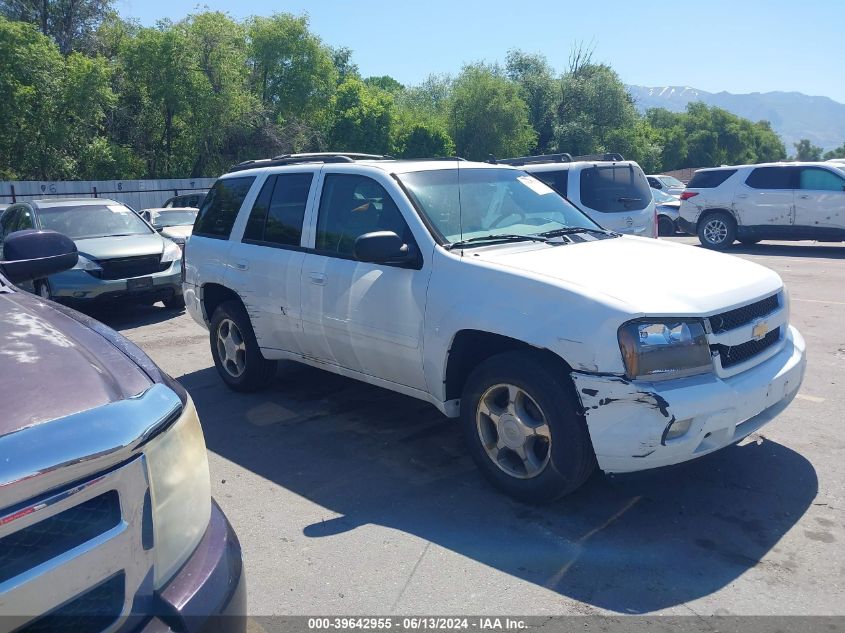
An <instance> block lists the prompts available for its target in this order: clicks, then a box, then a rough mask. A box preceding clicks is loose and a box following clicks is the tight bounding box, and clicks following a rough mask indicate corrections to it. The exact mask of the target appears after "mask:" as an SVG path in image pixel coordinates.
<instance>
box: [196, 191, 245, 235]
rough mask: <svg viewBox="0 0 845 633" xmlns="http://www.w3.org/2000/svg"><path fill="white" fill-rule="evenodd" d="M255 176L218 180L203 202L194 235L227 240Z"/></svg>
mask: <svg viewBox="0 0 845 633" xmlns="http://www.w3.org/2000/svg"><path fill="white" fill-rule="evenodd" d="M253 182H255V176H244V177H240V178H225V179H222V180H218V181H217V182H216V183H214V186H213V187H212V188H211V190H210V191H209V192H208V195H207V196H206V197H205V200H203V203H202V208H201V209H200V210H199V214H198V215H197V221H196V223H195V224H194V232H193V233H194V235H202V236H205V237H216V238H223V239H228V237H229V234H230V233H231V232H232V226H233V225H234V224H235V219H236V218H237V217H238V211H240V209H241V205H242V204H243V202H244V199H245V198H246V197H247V194H249V189H250V187H252V183H253Z"/></svg>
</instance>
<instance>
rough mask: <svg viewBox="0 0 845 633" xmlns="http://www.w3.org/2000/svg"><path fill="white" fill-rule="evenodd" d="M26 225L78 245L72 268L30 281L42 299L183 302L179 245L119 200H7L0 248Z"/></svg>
mask: <svg viewBox="0 0 845 633" xmlns="http://www.w3.org/2000/svg"><path fill="white" fill-rule="evenodd" d="M26 229H51V230H53V231H57V232H59V233H63V234H64V235H67V236H68V237H70V238H71V239H72V240H73V241H74V242H75V243H76V247H77V249H78V250H79V261H78V262H77V264H76V266H74V267H73V268H72V269H70V270H66V271H64V272H60V273H57V274H54V275H50V276H49V277H47V278H45V279H36V280H35V281H34V282H33V284H32V288H31V289H32V290H33V291H34V292H35V293H36V294H39V295H41V296H42V297H44V298H46V299H54V300H56V301H59V302H62V303H67V304H77V305H79V304H90V303H92V302H95V301H105V300H109V299H122V300H132V301H137V302H140V303H155V302H156V301H162V302H164V305H165V307H166V308H181V307H183V306H184V305H185V303H184V300H183V299H182V286H181V267H182V249H180V248H179V246H177V245H176V244H175V243H173V242H172V241H170V240H168V239H166V238H164V237H162V236H161V235H159V234H158V233H157V232H156V231H155V230H154V229H153V228H152V227H151V226H150V225H149V224H147V223H146V222H144V220H142V219H141V218H140V217H139V216H138V215H137V214H136V213H135V212H134V211H132V210H131V209H130V208H129V207H127V206H125V205H123V204H121V203H119V202H115V201H114V200H107V199H103V198H76V199H74V198H53V199H46V200H30V201H27V202H21V203H18V204H14V205H11V206H10V207H9V208H8V209H7V210H6V211H5V213H3V216H2V218H0V249H2V243H3V241H4V240H5V239H6V237H7V236H8V235H9V234H11V233H14V232H16V231H21V230H26ZM0 252H2V251H0Z"/></svg>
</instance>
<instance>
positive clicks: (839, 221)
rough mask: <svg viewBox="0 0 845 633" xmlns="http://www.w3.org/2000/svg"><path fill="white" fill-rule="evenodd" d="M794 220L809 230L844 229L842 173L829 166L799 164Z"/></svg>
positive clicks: (844, 202) (843, 179)
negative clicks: (804, 165)
mask: <svg viewBox="0 0 845 633" xmlns="http://www.w3.org/2000/svg"><path fill="white" fill-rule="evenodd" d="M795 224H796V226H802V227H807V228H808V229H810V232H816V230H817V229H820V230H821V231H822V232H824V231H825V230H829V229H839V230H840V231H845V177H842V176H840V175H838V174H836V173H834V170H832V169H825V168H822V167H801V175H800V177H799V183H798V189H797V190H796V192H795Z"/></svg>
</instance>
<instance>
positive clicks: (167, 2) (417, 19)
mask: <svg viewBox="0 0 845 633" xmlns="http://www.w3.org/2000/svg"><path fill="white" fill-rule="evenodd" d="M201 7H208V8H209V9H213V10H221V11H226V12H228V13H229V14H230V15H232V16H233V17H235V18H238V19H241V18H245V17H247V16H249V15H269V14H271V13H274V12H289V13H295V14H302V13H307V14H308V15H309V16H310V20H311V28H312V30H313V31H314V32H315V33H317V34H318V35H319V36H320V37H321V38H322V39H323V40H324V41H325V42H326V43H327V44H330V45H332V46H347V47H349V48H351V49H352V50H353V51H354V56H353V61H354V62H355V63H357V64H358V66H359V68H360V70H361V73H362V74H363V75H364V76H367V75H391V76H392V77H395V78H396V79H398V80H399V81H400V82H402V83H405V84H413V83H416V82H419V81H420V80H422V79H424V78H425V77H426V76H427V75H429V74H430V73H454V72H457V71H458V70H459V69H460V67H461V66H462V65H463V64H464V63H467V62H473V61H479V60H484V61H488V62H493V61H503V60H504V58H505V55H506V53H507V51H508V50H509V49H512V48H520V49H523V50H525V51H530V52H539V53H543V54H544V55H546V57H547V58H548V59H549V61H550V62H551V64H552V65H553V66H554V67H555V68H556V69H558V70H560V69H563V68H564V67H565V66H566V62H567V59H568V56H569V52H570V50H571V49H572V46H573V45H574V44H575V43H576V42H579V41H583V42H585V43H588V44H591V45H592V46H593V47H594V55H593V57H594V59H596V60H598V61H603V62H607V63H609V64H610V65H611V66H613V68H614V69H616V71H617V72H618V73H619V74H620V76H621V77H622V79H623V81H625V82H627V83H631V84H640V85H647V86H664V85H688V86H693V87H695V88H699V89H701V90H706V91H710V92H718V91H720V90H727V91H728V92H767V91H770V90H785V91H793V90H794V91H798V92H803V93H806V94H811V95H823V96H828V97H831V98H832V99H835V100H837V101H840V102H843V103H845V72H844V71H845V46H842V44H843V39H842V32H843V31H842V29H843V25H845V2H843V1H841V0H800V1H799V0H768V1H763V0H732V1H727V0H705V1H703V2H701V1H699V2H685V1H683V0H675V1H673V2H669V1H662V0H654V1H641V2H636V1H631V0H627V1H620V0H594V1H592V2H587V3H585V2H583V1H582V0H581V1H578V2H575V1H572V0H557V1H550V2H546V1H541V0H535V1H534V2H524V1H523V2H520V1H518V0H510V1H502V0H486V1H480V0H478V1H477V0H427V1H425V2H420V1H417V0H413V1H410V0H392V1H390V2H388V1H385V0H312V1H311V2H305V1H302V0H275V1H272V0H248V1H246V2H239V3H233V2H231V1H223V0H204V1H203V2H201V3H198V2H197V1H196V0H117V8H118V10H119V11H120V13H121V15H123V17H127V18H136V19H138V20H140V22H141V23H142V24H144V25H153V24H155V22H156V20H158V19H160V18H165V17H166V18H170V19H173V20H178V19H181V18H183V17H184V16H185V15H187V14H189V13H191V12H193V11H196V10H198V9H200V8H201Z"/></svg>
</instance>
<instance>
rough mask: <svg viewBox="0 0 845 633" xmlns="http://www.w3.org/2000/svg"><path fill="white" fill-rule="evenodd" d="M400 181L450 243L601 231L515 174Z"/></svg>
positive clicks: (462, 173)
mask: <svg viewBox="0 0 845 633" xmlns="http://www.w3.org/2000/svg"><path fill="white" fill-rule="evenodd" d="M398 177H399V180H400V181H401V182H402V183H403V184H404V185H405V187H406V189H407V190H408V192H409V194H410V195H411V197H412V198H413V200H414V202H415V203H416V205H417V206H418V207H419V209H420V210H421V211H422V212H423V213H424V214H425V215H426V216H427V217H428V219H429V220H430V221H431V222H432V223H433V224H434V226H435V227H436V229H437V231H438V232H439V233H440V234H441V235H442V236H443V237H444V238H445V239H446V241H447V242H450V243H451V242H456V241H458V240H466V239H472V238H473V237H481V236H485V235H490V234H498V233H508V234H510V235H536V234H538V233H543V232H546V231H555V230H557V229H561V228H587V229H595V228H598V225H597V224H596V223H595V222H593V221H592V220H590V219H589V218H588V217H587V216H586V215H584V214H583V213H581V212H580V211H579V210H578V209H576V208H575V207H574V206H572V205H571V204H570V203H569V202H567V201H566V200H565V199H564V198H562V197H561V196H559V195H558V194H557V193H555V191H554V190H553V189H551V188H550V187H549V186H548V185H546V184H544V183H542V182H540V181H539V180H537V179H536V178H534V177H533V176H531V175H529V174H527V173H525V172H524V171H519V170H517V169H478V168H467V169H455V168H452V169H436V170H431V171H418V172H411V173H407V174H399V175H398Z"/></svg>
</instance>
